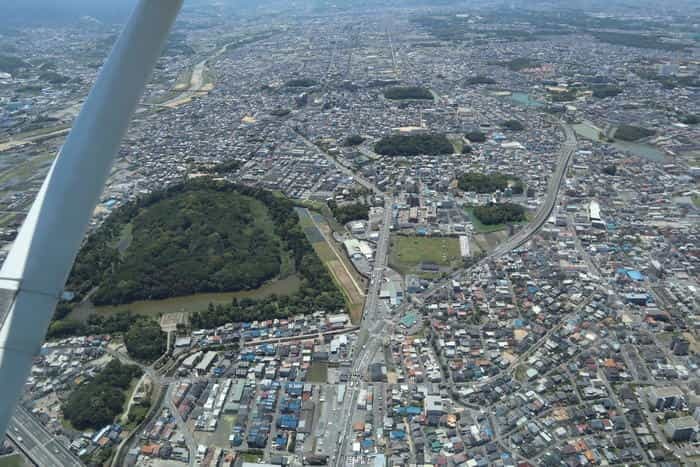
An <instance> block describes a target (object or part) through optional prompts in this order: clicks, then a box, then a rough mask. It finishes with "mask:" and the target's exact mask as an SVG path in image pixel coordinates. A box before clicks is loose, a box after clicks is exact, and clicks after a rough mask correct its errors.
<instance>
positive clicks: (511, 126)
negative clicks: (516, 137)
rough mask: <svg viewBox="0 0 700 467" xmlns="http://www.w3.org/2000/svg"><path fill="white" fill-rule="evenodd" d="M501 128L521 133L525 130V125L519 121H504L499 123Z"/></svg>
mask: <svg viewBox="0 0 700 467" xmlns="http://www.w3.org/2000/svg"><path fill="white" fill-rule="evenodd" d="M501 128H503V129H504V130H511V131H521V130H524V129H525V125H523V123H522V122H521V121H519V120H506V121H503V122H501Z"/></svg>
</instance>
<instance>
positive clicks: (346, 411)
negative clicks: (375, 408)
mask: <svg viewBox="0 0 700 467" xmlns="http://www.w3.org/2000/svg"><path fill="white" fill-rule="evenodd" d="M393 204H394V200H393V198H391V197H389V196H387V197H385V200H384V219H383V222H382V227H381V229H380V231H379V239H378V240H377V251H376V253H375V257H374V269H373V270H372V275H371V280H370V284H369V288H368V290H367V298H366V300H365V306H364V309H363V311H362V321H361V323H360V329H361V330H360V335H361V336H362V335H363V334H367V335H368V341H367V343H365V344H364V345H362V347H359V348H358V349H357V353H356V355H355V357H354V359H353V364H352V373H351V379H350V384H349V386H348V390H347V394H346V395H345V400H344V401H343V406H342V410H341V416H340V418H339V420H343V422H344V427H343V428H342V430H343V432H342V433H341V435H340V439H339V447H338V452H337V454H336V457H335V459H334V462H332V463H331V464H332V465H335V466H336V467H341V466H344V465H345V463H344V460H345V456H346V455H347V449H348V442H351V440H352V423H351V422H352V413H353V411H354V410H355V404H356V403H357V396H358V394H359V391H360V386H361V385H362V380H363V377H364V375H365V374H366V373H367V369H368V368H369V365H370V364H371V363H372V359H373V357H374V355H375V354H376V353H377V351H378V349H379V348H380V347H381V346H382V344H383V342H382V338H383V336H384V334H383V333H382V331H383V329H384V326H385V320H384V318H385V310H384V307H381V306H379V305H380V302H379V292H380V290H381V286H382V282H383V280H384V270H385V268H386V265H387V259H388V253H389V239H390V233H391V224H392V211H393Z"/></svg>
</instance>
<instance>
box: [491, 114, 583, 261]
mask: <svg viewBox="0 0 700 467" xmlns="http://www.w3.org/2000/svg"><path fill="white" fill-rule="evenodd" d="M562 128H563V129H564V134H565V135H566V141H565V142H564V144H563V145H562V147H561V156H560V158H559V163H558V164H557V168H556V170H555V171H554V174H553V175H552V178H551V180H550V181H549V185H548V187H547V195H546V197H545V200H544V203H542V205H541V206H540V208H539V209H538V210H537V214H535V218H534V219H533V220H532V222H530V223H529V224H528V225H527V226H526V227H525V228H524V229H522V230H520V231H518V232H517V233H516V234H515V235H513V236H512V237H510V238H509V239H508V240H506V241H505V242H504V243H501V244H500V245H499V246H497V247H496V248H494V249H493V251H491V253H489V254H488V256H487V258H497V257H499V256H501V255H504V254H506V253H509V252H510V251H512V250H514V249H515V248H518V247H519V246H521V245H523V244H524V243H526V242H527V241H528V240H530V237H532V236H533V235H534V234H535V233H536V232H537V231H539V230H540V229H541V228H542V226H543V225H544V224H545V223H546V222H547V219H549V217H550V216H551V215H552V212H553V211H554V206H555V205H556V202H557V195H558V194H559V189H560V188H561V184H562V183H563V181H564V176H565V175H566V170H567V168H568V167H569V164H570V163H571V159H573V156H574V153H575V152H576V136H575V135H574V130H573V129H572V128H571V127H570V126H569V125H562Z"/></svg>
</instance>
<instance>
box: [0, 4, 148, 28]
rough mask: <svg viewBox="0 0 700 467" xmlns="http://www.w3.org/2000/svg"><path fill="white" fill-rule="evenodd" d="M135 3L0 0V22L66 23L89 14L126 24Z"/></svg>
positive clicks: (104, 19)
mask: <svg viewBox="0 0 700 467" xmlns="http://www.w3.org/2000/svg"><path fill="white" fill-rule="evenodd" d="M135 3H136V0H17V1H16V0H0V23H2V22H5V21H16V20H22V21H29V20H32V19H34V20H36V21H41V22H45V21H47V20H51V19H55V20H59V21H64V20H70V19H76V18H80V17H81V16H85V15H88V16H94V17H96V18H98V19H100V20H103V21H110V22H111V21H123V20H124V19H125V18H126V17H127V15H128V14H129V12H130V11H131V9H132V8H133V6H134V4H135Z"/></svg>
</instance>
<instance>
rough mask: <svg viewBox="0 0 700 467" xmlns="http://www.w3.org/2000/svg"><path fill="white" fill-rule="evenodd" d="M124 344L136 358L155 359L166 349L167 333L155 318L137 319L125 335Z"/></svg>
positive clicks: (142, 359) (143, 359)
mask: <svg viewBox="0 0 700 467" xmlns="http://www.w3.org/2000/svg"><path fill="white" fill-rule="evenodd" d="M124 344H125V345H126V350H128V352H129V355H131V356H132V357H133V358H135V359H136V360H141V361H148V362H150V361H153V360H155V359H157V358H158V357H160V356H161V355H163V352H164V351H165V345H166V342H165V334H164V333H163V332H162V331H161V330H160V325H159V324H158V323H156V322H155V321H153V320H149V319H140V320H137V321H135V322H134V323H133V324H132V325H131V327H130V328H129V331H128V332H127V333H126V334H125V335H124Z"/></svg>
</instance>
